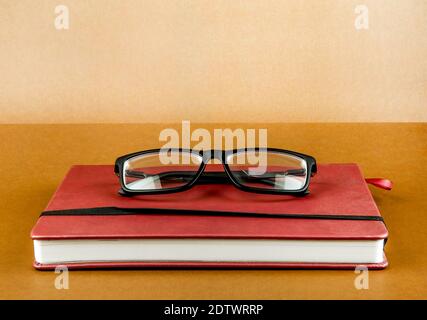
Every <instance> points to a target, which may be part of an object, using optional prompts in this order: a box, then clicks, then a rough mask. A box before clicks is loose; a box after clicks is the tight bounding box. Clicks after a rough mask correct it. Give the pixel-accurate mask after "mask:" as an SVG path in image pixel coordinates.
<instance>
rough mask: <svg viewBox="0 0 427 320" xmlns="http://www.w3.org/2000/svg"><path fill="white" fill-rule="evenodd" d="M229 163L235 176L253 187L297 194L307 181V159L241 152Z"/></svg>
mask: <svg viewBox="0 0 427 320" xmlns="http://www.w3.org/2000/svg"><path fill="white" fill-rule="evenodd" d="M227 164H228V166H229V168H230V170H231V173H232V175H233V177H234V178H235V179H236V180H237V181H238V182H239V183H240V184H242V185H244V186H246V187H251V188H259V189H266V190H268V189H270V190H283V191H297V190H301V189H303V188H304V186H305V184H306V182H307V163H306V161H305V160H304V159H303V158H300V157H297V156H294V155H291V154H287V153H281V152H274V151H263V150H261V151H258V150H256V151H255V150H254V151H241V152H237V153H234V154H231V155H229V156H228V158H227Z"/></svg>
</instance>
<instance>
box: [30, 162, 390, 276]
mask: <svg viewBox="0 0 427 320" xmlns="http://www.w3.org/2000/svg"><path fill="white" fill-rule="evenodd" d="M118 189H119V183H118V179H117V176H116V175H115V174H114V170H113V166H110V165H77V166H73V167H72V168H71V169H70V171H69V172H68V174H67V175H66V177H65V179H64V181H63V182H62V183H61V185H60V186H59V188H58V189H57V191H56V192H55V194H54V196H53V198H52V199H51V201H50V202H49V204H48V206H47V207H46V209H45V211H44V213H43V214H42V215H41V216H40V218H39V219H38V221H37V223H36V225H35V226H34V228H33V230H32V232H31V237H32V239H33V240H72V239H172V238H173V239H289V240H379V239H386V238H387V236H388V233H387V229H386V227H385V224H384V222H383V221H382V218H381V215H380V213H379V211H378V208H377V206H376V204H375V202H374V200H373V197H372V195H371V193H370V191H369V189H368V187H367V184H366V182H365V180H364V177H363V175H362V173H361V171H360V169H359V167H358V166H357V165H356V164H320V165H318V174H317V175H316V176H315V177H314V178H312V180H311V184H310V194H309V195H307V196H304V197H294V196H283V195H268V194H256V193H248V192H244V191H241V190H239V189H237V188H235V187H234V186H233V185H232V184H221V185H218V184H201V185H196V186H194V187H193V188H191V189H190V190H187V191H184V192H179V193H171V194H162V195H141V196H134V197H123V196H120V195H119V194H118ZM86 209H90V210H86ZM88 211H90V212H88ZM34 265H35V267H36V268H38V269H42V270H43V269H52V268H54V267H55V265H54V264H40V263H38V262H37V261H35V264H34ZM66 265H67V266H68V267H69V268H98V267H101V268H110V267H117V268H123V267H130V268H133V267H173V268H174V267H196V268H199V267H210V268H212V267H221V268H342V269H349V268H354V267H355V266H356V265H355V264H352V263H297V262H292V263H283V262H275V263H273V262H272V263H266V262H179V261H170V262H168V261H166V262H165V261H163V262H156V261H152V262H146V261H145V262H132V261H123V262H91V263H87V262H86V263H68V264H66ZM386 266H387V260H386V258H385V257H384V260H383V261H382V262H380V263H372V264H369V265H368V267H369V268H371V269H381V268H384V267H386Z"/></svg>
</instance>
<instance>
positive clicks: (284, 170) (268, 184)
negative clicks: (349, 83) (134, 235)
mask: <svg viewBox="0 0 427 320" xmlns="http://www.w3.org/2000/svg"><path fill="white" fill-rule="evenodd" d="M215 159H216V160H220V161H221V162H222V166H223V168H224V170H222V168H221V166H220V165H218V164H208V162H209V161H211V160H215ZM114 172H115V173H116V175H117V176H118V177H119V180H120V185H121V189H120V190H119V193H120V194H122V195H127V196H131V195H138V194H160V193H171V192H179V191H184V190H188V189H189V188H191V187H192V186H194V185H195V184H196V183H198V184H199V183H227V182H231V183H232V184H233V185H234V186H236V187H237V188H239V189H241V190H243V191H249V192H257V193H270V194H289V195H305V194H307V193H308V186H309V183H310V177H311V176H313V175H314V174H315V173H316V172H317V166H316V160H315V159H314V158H313V157H311V156H308V155H305V154H302V153H298V152H294V151H288V150H281V149H274V148H245V149H235V150H228V151H224V150H202V151H199V150H197V151H196V150H191V149H154V150H147V151H140V152H135V153H131V154H128V155H124V156H122V157H119V158H118V159H117V160H116V162H115V166H114Z"/></svg>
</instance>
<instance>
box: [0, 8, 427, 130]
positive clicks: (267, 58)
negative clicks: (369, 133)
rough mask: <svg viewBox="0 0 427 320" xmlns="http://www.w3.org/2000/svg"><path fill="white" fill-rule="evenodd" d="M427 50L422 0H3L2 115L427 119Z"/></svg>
mask: <svg viewBox="0 0 427 320" xmlns="http://www.w3.org/2000/svg"><path fill="white" fill-rule="evenodd" d="M59 4H65V5H67V6H68V7H69V9H70V29H69V30H67V31H58V30H56V29H55V28H54V18H55V13H54V8H55V6H56V5H59ZM357 4H366V5H367V6H368V8H369V23H370V28H369V30H362V31H357V30H356V29H355V27H354V20H355V18H356V14H355V12H354V9H355V6H356V5H357ZM426 57H427V2H425V1H422V0H419V1H416V0H395V1H391V0H377V1H373V0H364V1H351V0H350V1H340V0H326V1H315V0H303V1H279V0H277V1H273V0H251V1H229V0H210V1H207V0H180V1H178V0H175V1H173V0H168V1H166V0H160V1H136V0H126V1H117V0H102V1H101V0H98V1H96V0H89V1H83V0H73V1H71V0H61V1H57V0H56V1H52V0H39V1H32V0H20V1H11V0H10V1H5V0H2V1H0V122H2V123H78V122H89V123H91V122H178V121H181V120H183V119H188V120H192V121H204V122H206V121H216V122H228V121H232V122H271V121H274V122H281V121H305V122H311V121H342V122H348V121H395V122H396V121H426V120H427V111H426V110H427V106H426V101H427V99H426V98H427V81H426V80H427V59H426Z"/></svg>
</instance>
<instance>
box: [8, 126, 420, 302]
mask: <svg viewBox="0 0 427 320" xmlns="http://www.w3.org/2000/svg"><path fill="white" fill-rule="evenodd" d="M166 127H173V128H179V127H180V126H179V125H168V124H161V125H160V124H148V125H147V124H81V125H75V124H74V125H0V137H1V139H0V157H1V160H0V164H1V165H0V177H1V184H0V194H1V196H0V215H1V220H0V221H1V222H0V298H3V299H4V298H18V299H19V298H26V299H44V298H50V299H76V298H82V299H92V298H93V299H95V298H96V299H104V298H108V299H111V298H118V299H122V298H132V299H133V298H137V299H291V298H292V299H327V298H336V299H383V298H397V299H399V298H424V299H425V298H427V268H426V266H427V264H426V262H427V255H426V249H425V248H426V247H425V245H426V243H427V231H426V230H427V196H426V192H427V169H426V165H427V162H426V160H427V125H426V124H412V123H406V124H393V123H390V124H384V123H382V124H361V123H360V124H359V123H357V124H355V123H346V124H344V123H340V124H333V123H330V124H320V123H312V124H307V123H305V124H303V123H301V124H278V123H276V124H244V125H243V124H197V125H196V124H192V128H193V129H195V128H198V127H203V128H207V129H209V130H212V129H213V128H227V127H230V128H237V127H242V128H267V129H268V144H269V146H271V147H277V148H285V149H290V150H295V151H300V152H303V153H307V154H310V155H313V156H315V157H316V159H317V161H318V162H357V163H359V164H360V166H361V168H362V170H363V171H364V173H365V176H366V177H386V178H389V179H391V180H393V182H394V184H395V187H394V189H393V190H392V191H390V192H387V191H384V190H380V189H376V188H374V187H370V188H371V190H372V193H373V195H374V198H375V200H376V202H377V204H378V206H379V208H380V211H381V213H382V215H383V216H384V218H385V221H386V224H387V227H388V229H389V233H390V238H389V241H388V243H387V245H386V254H387V257H388V259H389V262H390V265H389V267H388V268H387V269H385V270H382V271H370V272H369V289H366V290H358V289H356V287H355V285H354V281H355V279H356V277H357V276H358V274H356V273H355V272H354V271H353V270H347V271H338V270H91V271H72V272H70V273H69V289H68V290H58V289H56V288H55V278H56V277H57V276H58V274H55V273H54V272H40V271H36V270H35V269H33V267H32V262H33V257H34V255H33V245H32V241H31V239H30V236H29V235H30V230H31V228H32V226H33V225H34V223H35V222H36V220H37V218H38V215H39V214H40V212H41V211H42V210H43V209H44V207H45V206H46V204H47V202H48V201H49V199H50V197H51V196H52V194H53V192H54V191H55V189H56V187H57V185H58V183H59V182H60V181H61V180H62V178H63V176H64V174H65V173H66V172H67V170H68V169H69V167H70V166H71V165H73V164H111V163H113V162H114V160H115V158H116V157H117V156H119V155H122V154H126V153H129V152H132V151H138V150H144V149H149V148H157V147H161V145H162V143H161V142H159V139H158V135H159V132H160V131H161V130H162V129H164V128H166Z"/></svg>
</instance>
